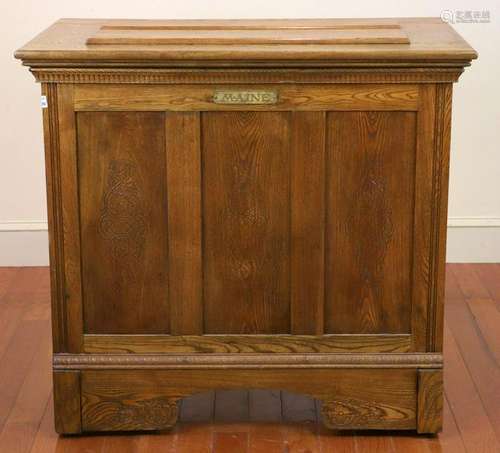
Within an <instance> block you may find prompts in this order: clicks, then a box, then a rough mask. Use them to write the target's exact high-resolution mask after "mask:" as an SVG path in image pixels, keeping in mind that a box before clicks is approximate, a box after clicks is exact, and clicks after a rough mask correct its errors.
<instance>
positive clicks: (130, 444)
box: [0, 264, 498, 453]
mask: <svg viewBox="0 0 500 453" xmlns="http://www.w3.org/2000/svg"><path fill="white" fill-rule="evenodd" d="M447 267H448V268H453V267H456V264H453V265H448V266H447ZM466 269H470V270H473V271H474V277H473V278H469V276H468V274H467V272H463V273H462V274H461V277H463V278H464V279H469V281H470V282H472V281H475V282H476V284H477V285H482V286H483V287H485V288H488V291H490V292H492V293H493V294H496V293H494V290H495V280H493V278H492V277H495V276H497V275H498V266H497V265H496V264H480V265H478V264H474V265H471V266H469V267H467V268H466ZM7 274H9V275H10V277H9V276H7ZM42 276H43V278H42ZM47 276H48V270H47V269H46V268H43V269H40V268H23V269H19V270H16V272H13V273H12V272H10V270H9V269H7V270H6V269H5V268H0V282H3V283H2V285H4V286H6V287H7V293H5V294H4V295H3V296H0V310H1V314H2V316H1V317H0V320H1V321H5V322H6V324H5V325H4V324H2V329H0V337H1V338H4V339H5V337H3V336H2V335H3V334H4V332H7V330H8V329H5V328H4V327H7V328H8V326H10V325H16V326H17V325H19V324H16V322H17V323H19V322H22V320H23V319H24V320H27V319H31V320H32V321H30V323H29V324H23V327H22V329H21V330H19V332H24V333H25V334H26V342H25V343H23V342H22V341H21V337H18V336H16V337H15V338H14V340H13V341H12V342H10V340H9V346H8V350H12V351H14V352H13V353H10V354H8V355H5V356H4V357H1V354H0V375H1V376H3V377H2V378H1V379H2V382H3V385H2V397H3V398H4V399H2V400H1V404H0V408H1V407H2V404H6V403H7V400H8V398H9V396H8V395H9V394H10V393H9V391H11V390H15V388H17V389H18V391H19V392H18V393H17V394H16V396H15V397H14V400H11V401H13V405H12V407H11V408H10V409H9V411H10V412H9V413H10V414H15V413H18V414H20V413H22V414H25V416H26V417H27V418H26V421H28V420H31V421H30V422H29V423H30V428H29V429H37V430H38V432H37V433H36V436H35V438H34V442H33V444H32V446H31V451H32V452H33V453H52V452H55V451H57V452H59V453H61V452H78V451H82V450H83V449H87V450H89V451H95V452H101V451H103V450H102V447H103V440H104V439H107V438H108V437H107V436H102V435H100V436H84V437H73V436H69V437H60V438H58V436H57V434H56V433H55V431H54V421H53V410H52V409H53V405H52V401H49V403H48V404H47V406H46V409H45V411H44V413H43V415H41V416H40V412H38V409H37V411H35V412H36V415H37V417H38V416H40V419H39V420H40V424H38V422H37V421H35V418H36V417H33V418H31V415H35V414H34V413H33V414H31V412H27V411H25V409H24V407H25V406H24V404H25V403H26V404H28V405H35V406H36V401H40V399H37V398H38V395H37V392H38V388H39V386H38V379H37V377H38V376H39V375H40V373H39V372H38V366H39V365H37V364H36V362H35V361H33V362H31V359H32V358H33V357H35V355H33V354H36V355H40V357H39V358H38V363H39V364H41V363H42V362H43V361H44V360H45V358H44V357H43V356H44V355H45V356H46V354H47V353H48V352H50V345H49V343H48V342H47V341H45V342H41V341H39V340H36V341H33V334H34V333H35V332H37V330H36V329H33V326H35V324H32V322H33V320H34V317H35V316H36V317H38V319H40V318H39V316H40V315H42V312H41V311H40V310H39V309H38V308H37V305H45V306H48V303H49V301H48V298H47V294H46V288H45V286H46V284H47V282H46V279H47ZM452 277H453V278H454V275H453V273H451V272H450V273H449V278H448V280H447V283H448V286H447V296H448V295H449V296H450V297H449V298H447V306H448V305H449V304H448V302H450V301H451V303H452V304H453V303H457V304H462V305H464V306H465V305H466V304H467V305H468V307H469V308H467V307H465V308H466V310H468V309H470V310H473V309H474V308H476V306H475V305H474V304H475V303H476V302H477V304H478V305H480V304H485V305H487V306H489V302H488V299H469V300H468V301H466V300H465V299H464V297H463V295H461V293H460V292H459V289H458V287H457V288H454V281H453V278H452ZM476 277H479V279H478V280H476ZM469 288H470V289H469V290H470V293H471V294H474V293H476V292H477V291H479V290H478V289H476V290H473V288H472V286H469ZM37 293H38V294H37ZM42 293H43V294H44V295H43V297H44V299H40V296H41V295H42ZM34 301H38V302H34ZM490 301H491V299H490ZM493 303H494V301H493ZM7 308H9V310H7ZM483 308H484V309H485V310H486V308H485V307H484V306H481V307H478V310H483ZM485 314H486V315H487V317H488V321H490V320H491V322H492V323H493V322H494V321H495V320H496V317H494V316H491V314H492V313H491V312H490V311H486V312H485ZM16 316H19V318H16ZM43 316H45V319H47V316H48V312H46V313H45V314H43ZM16 319H18V321H16ZM446 319H447V320H448V321H451V322H448V325H449V327H451V328H452V329H454V330H455V329H456V330H457V332H459V337H460V338H461V337H469V336H470V335H471V334H473V335H476V336H478V335H480V334H484V332H483V331H480V330H478V327H479V328H480V325H479V324H478V325H477V326H476V325H475V324H474V323H479V319H480V318H479V317H478V316H477V315H475V316H474V317H472V316H469V317H466V318H461V317H454V318H453V319H448V314H446ZM464 322H465V324H464ZM470 323H473V324H472V327H473V328H472V329H470V328H468V327H467V326H468V325H470ZM47 327H48V326H47V325H46V327H44V329H45V333H43V331H42V330H39V331H38V332H39V335H40V336H39V337H37V338H38V339H40V338H42V337H45V338H46V339H47V337H46V329H47ZM9 338H12V337H9ZM486 338H487V337H484V339H485V340H486ZM484 344H485V345H486V344H490V343H488V341H486V342H485V343H484ZM30 345H31V346H33V347H34V349H33V351H34V352H33V354H32V355H30V352H29V346H30ZM35 348H38V350H36V349H35ZM44 348H49V349H48V350H46V351H45V353H44V352H42V350H43V349H44ZM463 351H464V352H465V351H467V349H464V350H463ZM444 352H445V361H446V363H447V366H446V371H445V374H446V390H447V392H448V399H449V401H450V402H451V403H449V402H448V399H446V398H445V399H444V401H443V403H444V404H443V413H444V418H443V431H442V432H441V433H439V434H438V435H437V436H436V437H427V436H417V435H416V434H414V433H412V432H408V433H401V434H398V433H396V432H384V433H380V432H377V431H375V432H373V433H372V434H371V435H367V434H366V432H352V431H332V430H327V429H326V428H324V429H323V428H319V427H317V426H316V425H315V424H307V425H306V426H305V427H304V425H302V424H292V423H284V422H280V423H279V424H277V423H274V422H272V423H259V421H264V420H265V413H264V415H263V418H262V419H258V418H252V420H253V422H252V423H251V424H245V425H244V426H243V425H242V424H236V423H234V422H232V421H228V422H227V423H226V424H218V425H215V424H213V422H211V420H212V419H211V416H210V415H207V416H206V418H205V419H204V420H206V421H205V422H204V423H192V422H191V423H188V424H182V423H181V424H180V425H179V426H178V428H177V429H176V430H175V432H164V433H159V434H156V435H141V436H120V437H121V438H123V439H124V441H123V442H122V444H121V447H122V448H124V449H133V450H134V451H138V452H146V451H152V449H155V451H156V450H158V449H161V448H164V449H167V450H168V448H173V446H174V445H175V446H177V448H178V449H179V450H180V451H189V452H191V451H197V449H203V448H205V449H208V448H210V446H211V445H212V433H213V432H234V430H235V428H234V427H235V426H238V428H237V431H238V432H248V433H249V445H250V448H251V449H252V448H253V449H254V450H255V451H258V452H261V451H262V452H265V453H268V452H275V451H276V452H279V453H281V452H282V450H283V448H285V447H284V446H285V445H287V446H288V447H289V448H290V449H293V448H299V446H304V448H305V446H308V447H309V448H313V446H314V447H315V448H316V449H317V450H319V449H320V447H318V445H321V448H322V449H323V451H330V450H332V449H333V451H340V452H344V451H346V452H347V451H349V452H350V451H353V449H354V443H356V444H357V447H358V449H360V448H361V449H365V450H366V449H367V448H369V447H370V446H373V445H375V444H377V445H379V441H378V439H379V438H382V439H385V440H386V441H387V442H388V445H389V446H391V445H392V446H393V447H394V448H395V449H396V451H403V449H404V451H409V452H419V453H420V452H425V453H429V452H438V451H442V452H445V453H465V451H466V450H465V447H464V440H465V442H466V443H467V445H468V447H469V451H472V452H475V451H494V449H495V448H497V447H496V445H495V444H492V445H490V446H489V447H491V448H490V449H489V450H488V445H487V446H486V447H485V444H484V443H483V442H482V439H483V438H485V437H487V436H488V434H487V427H486V424H487V423H488V422H487V421H486V420H490V419H489V417H488V415H487V414H486V418H484V417H483V416H482V415H478V407H480V406H477V405H475V403H474V401H480V402H481V398H479V399H478V396H477V395H478V393H477V392H478V390H480V389H481V385H480V384H478V385H477V386H474V385H472V386H469V385H468V384H467V382H468V381H469V382H470V379H471V377H470V374H467V373H468V372H469V371H468V369H469V370H470V367H469V368H468V369H467V368H464V366H466V367H467V365H469V363H470V355H468V353H466V354H465V355H464V356H462V352H461V350H460V349H458V346H457V345H456V342H455V343H452V342H450V341H449V339H448V337H447V338H446V342H445V350H444ZM13 354H16V355H13ZM457 354H458V356H457ZM15 357H18V359H15ZM457 357H461V360H462V361H463V358H464V357H466V360H465V361H464V362H462V363H463V366H462V365H461V366H460V367H459V368H457V362H456V359H457ZM21 358H22V360H21ZM23 363H25V365H23ZM3 364H5V368H3ZM12 364H15V366H12ZM26 364H27V365H26ZM471 366H472V367H474V368H477V369H478V370H481V369H483V367H484V362H482V361H478V362H476V363H474V364H472V365H471ZM448 367H451V369H450V370H448ZM6 370H12V376H13V378H12V380H11V381H6V380H5V378H6V374H5V371H6ZM464 370H465V371H464ZM2 373H3V374H2ZM489 373H490V371H489V370H484V374H485V375H488V374H489ZM27 375H31V376H32V378H29V379H25V376H27ZM467 376H468V378H467ZM464 377H465V378H466V379H464ZM6 382H10V384H5V383H6ZM16 382H19V386H18V387H16V385H15V384H16ZM23 382H24V383H23ZM464 382H465V383H464ZM21 389H23V390H21ZM462 389H465V390H462ZM467 389H469V390H467ZM259 392H260V393H261V396H259V397H258V398H257V404H260V403H263V402H265V401H266V393H267V392H269V391H267V390H266V391H264V390H262V391H259ZM14 393H15V392H14ZM22 394H24V395H25V397H26V399H24V398H25V397H22V398H19V396H20V395H22ZM30 394H33V395H37V397H36V398H34V399H33V400H32V399H31V397H29V398H28V395H30ZM251 394H252V391H250V395H251ZM197 395H200V396H203V395H204V394H197ZM197 395H196V396H197ZM40 396H41V395H40ZM5 398H7V400H6V399H5ZM23 399H24V401H25V403H23V404H21V403H22V401H23ZM35 400H36V401H35ZM483 401H485V400H484V399H483ZM183 403H184V401H183ZM279 403H281V401H279ZM183 406H184V404H183ZM204 407H205V403H204V402H203V399H200V400H199V402H198V403H197V404H195V405H194V406H192V407H191V409H192V410H193V411H196V410H198V411H203V408H204ZM249 407H250V412H251V413H252V410H251V408H252V403H251V401H249ZM16 408H17V409H16ZM299 409H300V407H299ZM258 412H259V413H260V411H258ZM181 413H182V412H181ZM30 414H31V415H30ZM483 414H484V410H483ZM186 421H187V420H186ZM200 421H201V420H200ZM32 423H33V424H32ZM489 424H490V427H491V421H490V422H489ZM6 426H7V425H6ZM0 432H1V429H0ZM31 432H33V431H31ZM476 433H478V435H477V436H478V437H476ZM485 433H486V434H485ZM0 435H2V434H0ZM494 437H495V436H494ZM134 439H138V443H135V440H134ZM477 439H479V442H477V441H476V440H477ZM26 441H29V438H27V439H26ZM318 442H319V444H318ZM16 445H19V446H20V447H22V446H23V445H26V444H25V442H24V439H23V441H22V442H20V443H19V444H16ZM107 445H109V444H107ZM390 448H392V447H390ZM481 448H483V450H481ZM484 448H486V450H484ZM14 451H17V450H14ZM23 451H28V450H26V448H23ZM251 451H253V450H251ZM292 451H293V450H292ZM313 451H314V450H313ZM319 451H321V450H319Z"/></svg>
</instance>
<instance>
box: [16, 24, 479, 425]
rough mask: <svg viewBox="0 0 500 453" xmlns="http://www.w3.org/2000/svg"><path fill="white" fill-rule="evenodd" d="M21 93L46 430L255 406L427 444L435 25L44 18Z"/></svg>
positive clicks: (439, 231)
mask: <svg viewBox="0 0 500 453" xmlns="http://www.w3.org/2000/svg"><path fill="white" fill-rule="evenodd" d="M16 56H17V57H18V58H20V59H22V60H23V63H24V64H25V65H27V66H29V67H30V69H31V71H32V73H33V74H34V76H35V78H36V79H37V81H39V82H41V85H42V94H43V96H44V99H43V101H44V105H45V107H46V108H44V110H43V119H44V131H45V132H44V133H45V152H46V173H47V190H48V210H49V227H50V259H51V283H52V311H53V339H54V342H53V344H54V397H55V412H56V429H57V431H58V432H60V433H79V432H83V431H107V430H149V429H163V428H168V427H170V426H172V425H173V424H175V422H176V418H177V413H178V404H179V401H180V400H181V399H182V398H183V397H186V396H188V395H192V394H195V393H198V392H204V391H207V390H211V389H234V388H270V389H277V390H288V391H292V392H297V393H303V394H307V395H310V396H312V397H314V398H317V399H318V400H319V401H320V402H321V407H322V409H321V411H322V416H323V420H324V422H325V424H326V425H327V426H329V427H331V428H335V429H342V428H345V429H353V428H360V429H362V428H377V429H380V428H387V429H416V430H418V431H419V432H421V433H424V432H436V431H438V430H439V429H440V426H441V400H442V353H441V351H442V328H443V288H444V287H443V283H444V263H445V240H446V217H447V216H446V211H447V186H448V160H449V144H450V118H451V95H452V83H453V82H455V81H457V79H458V77H459V75H460V73H461V72H462V71H463V68H464V67H465V66H468V65H469V64H470V61H471V59H473V58H476V54H475V52H474V50H473V49H472V48H470V47H469V45H468V44H467V43H466V42H464V41H463V40H462V39H461V38H460V37H459V36H458V35H457V34H456V33H455V32H454V31H453V29H452V28H451V27H449V26H448V25H447V24H444V23H442V22H441V21H440V20H439V19H371V20H358V19H356V20H354V19H353V20H347V19H339V20H330V19H328V20H326V19H325V20H323V19H322V20H253V21H240V20H230V21H155V20H151V21H143V20H77V19H64V20H60V21H58V22H57V23H55V24H54V25H52V26H51V27H50V28H49V29H47V30H46V31H45V32H43V33H42V34H40V35H39V36H38V37H36V38H35V39H34V40H33V41H31V42H30V43H28V44H27V45H26V46H24V47H23V48H22V49H20V50H19V51H18V52H17V53H16Z"/></svg>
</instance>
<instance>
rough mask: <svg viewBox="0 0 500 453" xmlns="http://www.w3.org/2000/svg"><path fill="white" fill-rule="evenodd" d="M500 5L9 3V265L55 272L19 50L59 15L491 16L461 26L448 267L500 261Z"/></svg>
mask: <svg viewBox="0 0 500 453" xmlns="http://www.w3.org/2000/svg"><path fill="white" fill-rule="evenodd" d="M499 5H500V3H499V2H497V1H495V0H487V1H476V2H472V1H462V0H459V1H447V2H445V1H440V0H421V1H419V2H404V1H400V0H398V1H384V2H382V1H378V2H373V1H368V0H365V1H360V0H351V1H349V2H334V1H331V0H274V1H271V0H265V1H264V0H252V1H235V0H210V1H206V0H205V1H201V0H170V1H165V0H151V1H147V0H145V1H136V0H134V1H132V0H128V1H127V0H108V1H102V0H86V1H85V2H83V1H80V2H76V1H74V2H72V1H67V0H46V1H44V2H40V0H16V1H9V2H3V3H2V6H1V8H2V19H3V20H2V27H3V32H2V39H1V40H0V64H1V71H0V77H1V80H0V82H1V86H2V87H3V90H2V93H1V103H2V108H0V128H1V134H0V265H35V264H46V263H47V262H48V258H47V245H46V242H47V233H46V218H47V216H46V212H45V180H44V178H45V177H44V171H43V143H42V122H41V111H40V107H39V94H40V87H39V85H37V84H35V83H34V80H33V78H32V76H31V75H30V74H29V73H28V71H27V69H26V68H23V67H22V66H21V65H20V63H19V61H17V60H14V58H13V57H12V53H13V51H14V50H15V49H17V48H18V47H20V46H21V45H23V44H24V43H25V42H26V41H28V40H29V39H31V38H32V37H33V36H34V35H35V34H36V33H38V32H39V31H41V30H42V29H44V28H46V27H47V26H48V25H50V24H51V23H52V22H54V21H55V20H57V19H58V18H60V17H121V18H259V17H261V18H266V17H273V18H280V17H299V18H300V17H398V16H399V17H401V16H439V15H440V14H441V11H442V10H461V11H467V10H481V11H482V10H489V11H490V15H491V23H489V24H456V25H455V28H456V29H457V30H458V31H459V32H460V33H461V34H462V36H463V37H464V38H465V39H466V40H467V41H468V42H469V43H470V44H471V45H472V46H473V47H474V48H475V49H476V50H477V51H478V52H479V54H480V59H479V60H478V61H475V62H474V63H473V66H472V68H469V69H468V70H466V72H465V74H464V75H463V76H462V77H461V79H460V81H459V83H458V84H457V85H456V86H455V94H454V113H453V134H452V164H451V185H450V209H449V215H450V219H449V230H448V232H449V241H448V260H449V261H471V262H473V261H476V262H480V261H500V152H499V148H498V146H499V145H498V143H500V142H499V141H498V139H497V133H498V132H499V131H500V108H499V107H498V106H499V105H500V95H499V94H498V80H500V58H499V57H500V55H499V53H498V49H500V26H499V21H500V6H499Z"/></svg>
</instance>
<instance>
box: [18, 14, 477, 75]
mask: <svg viewBox="0 0 500 453" xmlns="http://www.w3.org/2000/svg"><path fill="white" fill-rule="evenodd" d="M476 56H477V55H476V53H475V51H474V50H473V49H472V48H471V47H470V46H469V45H468V44H467V43H466V42H465V41H464V40H463V39H462V38H461V37H460V36H459V35H458V34H457V33H456V32H455V31H454V30H453V28H452V27H450V26H449V25H448V24H445V23H443V22H442V21H441V20H440V19H439V18H400V19H300V20H299V19H293V20H292V19H288V20H284V19H265V20H119V19H61V20H59V21H57V22H56V23H55V24H53V25H52V26H51V27H49V28H48V29H47V30H45V31H44V32H42V33H41V34H40V35H38V36H37V37H36V38H35V39H33V40H32V41H30V42H29V43H28V44H26V45H25V46H24V47H22V48H21V49H19V50H18V51H17V52H16V57H17V58H20V59H22V60H23V62H24V63H25V64H27V65H30V66H47V65H50V66H53V65H54V62H57V65H58V66H61V67H62V66H79V65H81V66H90V65H92V66H93V67H96V66H106V65H121V66H129V67H137V66H226V65H240V66H263V65H264V66H279V67H282V66H304V65H305V66H336V65H337V66H359V65H363V63H364V64H370V65H373V64H374V63H376V62H378V63H379V64H380V65H383V66H391V65H396V64H397V62H401V61H403V62H405V64H408V63H409V62H414V63H416V64H419V65H423V64H425V65H446V64H448V65H452V66H465V65H467V64H468V63H469V62H470V60H471V59H473V58H476Z"/></svg>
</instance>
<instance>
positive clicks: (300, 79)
mask: <svg viewBox="0 0 500 453" xmlns="http://www.w3.org/2000/svg"><path fill="white" fill-rule="evenodd" d="M462 71H463V70H462V69H460V68H454V67H434V68H433V67H428V68H425V69H423V68H412V67H404V66H402V67H398V68H392V69H381V68H376V69H373V68H372V69H371V70H370V69H366V68H345V67H344V68H319V69H307V70H304V69H294V68H287V69H283V68H261V69H255V68H253V69H249V70H244V69H235V68H226V69H224V70H221V69H214V68H203V69H193V68H183V69H175V68H147V69H140V68H112V67H111V68H84V67H82V68H71V67H65V68H39V67H36V68H32V70H31V73H32V74H33V76H34V77H35V79H36V81H37V82H41V83H56V82H60V83H76V84H80V83H92V84H95V83H106V84H109V83H112V84H113V83H127V84H128V83H135V84H183V85H184V84H188V85H189V84H206V83H215V84H219V83H223V84H225V85H227V84H262V83H279V84H283V83H299V84H308V83H313V84H317V83H406V84H414V83H444V82H456V81H458V78H459V77H460V75H461V73H462Z"/></svg>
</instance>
